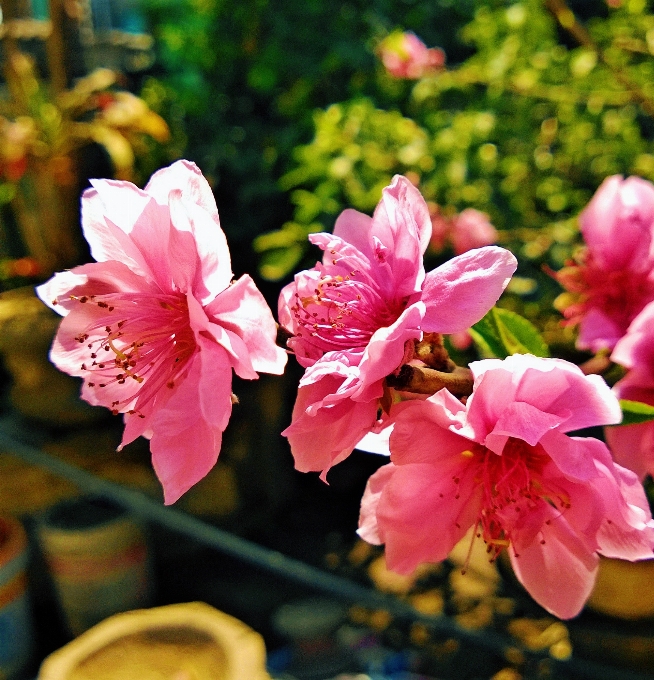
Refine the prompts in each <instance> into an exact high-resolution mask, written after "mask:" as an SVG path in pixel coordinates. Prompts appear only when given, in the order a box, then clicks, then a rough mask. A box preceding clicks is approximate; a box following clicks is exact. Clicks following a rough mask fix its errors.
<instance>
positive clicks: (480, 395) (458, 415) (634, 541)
mask: <svg viewBox="0 0 654 680" xmlns="http://www.w3.org/2000/svg"><path fill="white" fill-rule="evenodd" d="M470 368H471V369H472V372H473V375H474V378H475V384H474V391H473V394H472V396H471V397H469V399H468V401H467V403H466V405H465V406H464V405H463V404H462V403H461V402H460V401H458V400H457V399H456V398H455V397H453V396H452V395H451V394H450V393H449V392H447V390H441V391H440V392H437V393H436V394H435V395H433V396H432V397H430V398H429V399H427V400H426V401H410V402H405V403H403V404H400V405H397V406H395V407H393V411H394V412H395V413H393V412H391V420H392V422H393V423H394V427H393V431H392V433H391V436H390V450H391V463H389V464H388V465H385V466H383V467H382V468H380V469H379V470H378V471H377V472H376V473H375V474H374V475H373V476H372V477H371V478H370V480H369V482H368V486H367V488H366V492H365V494H364V497H363V500H362V504H361V518H360V525H359V534H360V535H361V537H362V538H364V539H365V540H367V541H369V542H371V543H375V544H381V543H385V545H386V562H387V564H388V566H389V568H390V569H392V570H394V571H398V572H400V573H411V572H412V571H414V570H415V569H416V568H417V566H418V565H419V564H421V563H423V562H439V561H441V560H444V559H445V558H446V557H447V555H448V554H449V552H450V551H451V550H452V548H453V547H454V546H455V545H456V543H457V542H458V541H459V540H461V538H463V536H464V535H465V534H466V532H467V531H468V530H469V529H470V528H471V527H475V534H476V535H477V536H478V537H480V538H482V539H483V540H484V541H485V542H486V544H487V546H488V552H489V554H490V558H491V559H495V558H496V557H497V555H499V553H500V552H501V551H502V550H504V549H506V550H507V551H508V554H509V557H510V559H511V564H512V566H513V570H514V571H515V574H516V576H517V577H518V579H519V580H520V582H521V583H522V584H523V585H524V586H525V588H526V589H527V590H528V591H529V592H530V594H531V595H532V596H533V597H534V599H535V600H536V601H537V602H538V603H539V604H541V605H542V606H543V607H545V608H546V609H547V610H548V611H550V612H552V613H553V614H555V615H556V616H559V617H560V618H570V617H572V616H575V615H576V614H578V613H579V611H580V610H581V608H582V606H583V604H584V602H585V601H586V599H587V598H588V596H589V595H590V592H591V590H592V587H593V584H594V581H595V576H596V572H597V566H598V561H599V558H598V554H602V555H606V556H609V557H619V558H623V559H628V560H640V559H645V558H651V557H652V555H653V549H654V521H652V517H651V514H650V511H649V507H648V504H647V499H646V497H645V493H644V490H643V488H642V486H641V485H640V483H639V481H638V479H637V477H636V475H635V474H634V473H633V472H631V471H630V470H626V469H624V468H622V467H620V466H618V465H616V464H615V463H614V462H613V459H612V458H611V454H610V452H609V450H608V449H607V447H606V445H605V444H604V443H603V442H601V441H599V440H597V439H592V438H582V437H569V436H567V434H566V433H567V432H570V431H573V430H578V429H580V428H584V427H589V426H593V425H601V424H607V423H617V422H619V421H620V418H621V411H620V406H619V403H618V400H617V399H616V397H615V395H613V394H612V393H611V391H610V389H609V387H608V386H607V385H606V383H604V381H603V380H602V378H600V377H599V376H584V374H583V373H582V372H581V370H580V369H579V368H578V367H577V366H575V365H573V364H570V363H568V362H565V361H562V360H559V359H540V358H536V357H533V356H530V355H513V356H511V357H508V358H507V359H505V360H504V361H500V360H497V359H490V360H485V361H479V362H475V363H472V364H471V365H470ZM472 540H476V539H475V538H473V539H472Z"/></svg>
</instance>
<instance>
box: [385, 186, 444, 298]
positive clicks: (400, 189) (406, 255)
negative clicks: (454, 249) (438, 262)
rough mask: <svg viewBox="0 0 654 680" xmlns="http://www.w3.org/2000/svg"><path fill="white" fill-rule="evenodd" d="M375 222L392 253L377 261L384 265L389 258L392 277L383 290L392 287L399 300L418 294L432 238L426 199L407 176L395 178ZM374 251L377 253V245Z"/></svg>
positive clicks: (387, 188) (386, 281)
mask: <svg viewBox="0 0 654 680" xmlns="http://www.w3.org/2000/svg"><path fill="white" fill-rule="evenodd" d="M372 221H373V229H372V234H373V236H374V237H375V238H377V239H379V242H381V243H382V244H383V245H384V246H385V247H386V248H388V250H389V255H387V256H382V255H377V258H376V259H377V262H378V263H379V264H382V265H383V264H385V262H386V259H389V272H388V273H389V275H390V278H388V279H386V280H385V281H383V282H382V289H384V288H388V286H389V284H391V285H392V289H393V290H394V291H395V294H396V296H397V297H403V296H406V295H411V294H412V293H415V292H418V291H419V290H420V286H421V285H422V282H423V280H424V276H425V272H424V268H423V265H422V255H423V254H424V252H425V250H426V249H427V246H428V245H429V239H430V237H431V217H430V215H429V208H428V207H427V204H426V203H425V199H424V198H423V197H422V195H421V193H420V192H419V191H418V189H416V187H414V186H413V184H411V182H409V180H408V179H406V177H402V176H401V175H395V177H393V180H392V182H391V184H390V185H389V186H388V187H386V188H385V189H384V190H383V191H382V199H381V201H380V202H379V204H378V205H377V208H376V209H375V213H374V215H373V218H372ZM373 251H375V253H376V254H377V249H376V248H375V247H374V245H373ZM380 258H381V259H380ZM391 262H392V264H391Z"/></svg>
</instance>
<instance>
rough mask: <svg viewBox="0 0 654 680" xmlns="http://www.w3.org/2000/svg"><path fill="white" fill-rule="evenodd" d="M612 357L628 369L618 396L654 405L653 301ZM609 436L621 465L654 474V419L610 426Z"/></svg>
mask: <svg viewBox="0 0 654 680" xmlns="http://www.w3.org/2000/svg"><path fill="white" fill-rule="evenodd" d="M611 360H612V361H614V362H615V363H617V364H620V365H621V366H624V367H625V368H627V369H629V370H628V372H627V375H626V376H625V377H624V378H622V379H621V380H619V381H618V382H617V383H616V384H615V386H614V388H613V389H614V391H615V393H616V394H617V395H618V397H619V398H620V399H629V400H631V401H640V402H644V403H645V404H650V405H652V406H654V302H651V303H650V304H648V305H647V306H646V307H645V308H644V309H643V311H642V312H641V313H640V314H639V315H638V316H637V317H636V318H635V319H634V321H633V323H632V324H631V325H630V326H629V329H628V330H627V333H626V335H625V336H624V337H622V338H621V339H620V340H619V341H618V343H617V344H616V346H615V349H614V350H613V352H612V354H611ZM606 440H607V442H608V444H609V446H610V448H611V451H612V452H613V457H614V458H615V460H616V461H617V462H618V463H620V465H624V467H627V468H629V469H630V470H633V471H634V472H635V473H636V474H637V475H638V476H639V477H640V478H641V479H643V478H644V477H645V476H646V475H647V474H650V475H652V474H654V422H647V423H640V424H638V425H623V426H620V427H609V428H607V429H606Z"/></svg>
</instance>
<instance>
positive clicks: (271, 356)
mask: <svg viewBox="0 0 654 680" xmlns="http://www.w3.org/2000/svg"><path fill="white" fill-rule="evenodd" d="M205 312H206V313H207V315H208V316H209V318H210V320H212V321H213V322H214V323H216V324H218V325H219V326H221V327H222V328H224V329H225V330H228V331H230V332H231V333H233V334H235V335H237V336H238V337H239V338H241V340H242V341H243V343H244V345H245V347H246V348H247V351H248V353H249V356H250V361H251V362H252V366H253V368H254V370H255V371H261V372H265V373H274V374H275V375H281V374H282V373H283V372H284V366H285V365H286V361H287V355H286V352H284V350H283V349H282V348H281V347H278V346H277V344H276V337H277V326H276V324H275V320H274V318H273V315H272V312H271V311H270V308H269V307H268V303H267V302H266V300H265V298H264V297H263V295H262V294H261V293H260V292H259V289H258V288H257V287H256V286H255V284H254V281H253V280H252V279H251V278H250V276H248V275H247V274H245V275H244V276H242V277H241V278H240V279H239V280H238V281H235V282H234V283H233V284H232V285H231V286H229V287H228V288H226V289H225V290H224V291H223V292H222V293H220V294H219V295H218V296H217V297H216V299H215V300H214V301H213V302H211V303H210V304H209V305H207V307H206V308H205Z"/></svg>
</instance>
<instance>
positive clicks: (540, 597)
mask: <svg viewBox="0 0 654 680" xmlns="http://www.w3.org/2000/svg"><path fill="white" fill-rule="evenodd" d="M541 531H542V540H543V541H544V544H542V543H541V541H540V540H535V541H532V542H531V543H530V544H528V545H522V544H521V543H520V541H519V540H517V539H516V540H515V541H514V542H513V543H512V545H511V546H510V548H509V555H510V557H511V566H512V567H513V571H514V572H515V575H516V576H517V577H518V580H519V581H520V582H521V583H522V585H523V586H524V587H525V588H526V589H527V591H528V592H529V594H530V595H531V596H532V597H533V598H534V600H536V602H538V604H540V605H541V606H542V607H544V608H545V609H547V611H548V612H550V613H551V614H554V616H557V617H559V618H560V619H571V618H572V617H574V616H576V615H577V614H579V612H580V611H581V610H582V608H583V606H584V604H585V603H586V600H587V599H588V597H589V596H590V593H591V591H592V589H593V586H594V584H595V578H596V575H597V565H598V563H599V558H598V557H597V555H596V554H595V553H593V552H589V551H588V547H587V545H586V544H585V542H584V541H583V540H582V539H581V538H580V537H579V536H578V535H577V534H575V533H574V532H573V531H572V530H571V528H570V527H569V526H568V524H567V522H566V521H565V519H564V518H563V516H561V515H560V514H558V511H556V510H554V508H552V509H551V517H550V524H543V525H542V529H541Z"/></svg>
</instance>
